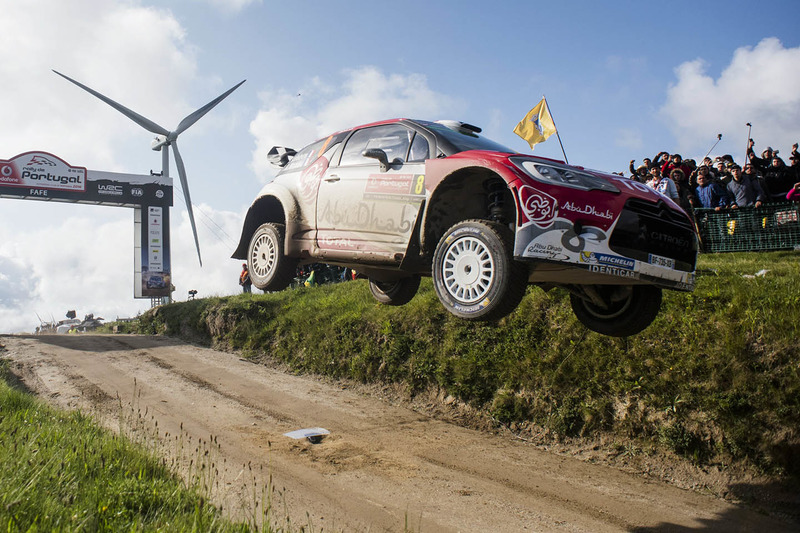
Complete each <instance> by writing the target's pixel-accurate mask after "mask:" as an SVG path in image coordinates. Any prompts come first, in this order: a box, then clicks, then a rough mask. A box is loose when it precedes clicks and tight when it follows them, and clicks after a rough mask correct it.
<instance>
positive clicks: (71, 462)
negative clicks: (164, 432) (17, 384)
mask: <svg viewBox="0 0 800 533" xmlns="http://www.w3.org/2000/svg"><path fill="white" fill-rule="evenodd" d="M0 356H2V346H0ZM8 378H9V374H8V372H7V365H6V362H5V361H3V360H1V359H0V527H2V529H3V530H4V531H9V532H14V531H203V532H206V531H218V532H226V531H253V530H257V529H258V526H257V524H256V520H255V517H254V519H253V520H252V521H250V522H249V523H245V522H239V523H233V522H230V521H229V520H227V519H226V518H224V516H223V514H222V512H221V510H220V509H217V508H216V507H214V506H213V505H210V504H209V503H208V494H209V492H210V489H209V484H210V483H212V482H213V479H212V476H210V475H208V472H209V471H210V469H207V466H210V465H205V463H203V464H201V463H200V460H202V458H200V460H198V461H197V462H194V463H193V464H194V468H193V469H192V472H190V473H189V475H188V476H187V477H186V478H185V479H188V481H182V480H181V478H179V477H178V475H177V467H175V466H172V465H170V464H168V463H167V461H166V460H165V459H162V458H159V457H157V455H156V454H155V453H154V450H152V449H151V450H147V449H145V448H144V447H143V446H142V445H141V444H142V443H134V442H133V441H131V440H130V439H128V438H126V437H125V436H120V435H115V434H112V433H110V432H108V431H106V430H103V429H100V428H99V427H98V426H97V425H96V424H95V423H94V421H93V420H91V419H90V418H88V417H86V416H84V415H82V414H80V413H78V412H72V413H65V412H61V411H57V410H55V409H52V408H50V407H49V406H47V405H45V404H44V403H43V402H42V401H40V400H38V399H37V398H35V397H33V396H32V395H30V394H27V393H25V392H22V391H20V390H18V389H16V388H13V387H11V386H9V384H8V383H7V381H9V380H8ZM151 442H152V441H151ZM192 461H193V459H192ZM173 464H174V462H173ZM267 518H268V517H267ZM266 523H267V525H266V526H265V527H264V531H271V530H270V529H269V528H270V527H271V526H270V525H269V521H267V522H266Z"/></svg>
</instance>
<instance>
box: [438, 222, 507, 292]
mask: <svg viewBox="0 0 800 533" xmlns="http://www.w3.org/2000/svg"><path fill="white" fill-rule="evenodd" d="M442 279H443V280H444V285H445V287H446V288H447V292H449V293H450V295H451V296H453V297H454V298H456V299H457V300H459V301H461V302H463V303H465V304H471V303H475V302H477V301H479V300H481V299H483V298H484V297H485V296H486V293H487V292H489V289H490V288H491V286H492V282H493V281H494V260H493V259H492V254H491V253H490V252H489V249H488V248H487V247H486V245H485V244H484V243H483V242H482V241H480V240H479V239H476V238H474V237H461V238H460V239H456V240H455V241H454V242H452V243H451V244H450V246H448V247H447V250H446V251H445V254H444V261H443V263H442Z"/></svg>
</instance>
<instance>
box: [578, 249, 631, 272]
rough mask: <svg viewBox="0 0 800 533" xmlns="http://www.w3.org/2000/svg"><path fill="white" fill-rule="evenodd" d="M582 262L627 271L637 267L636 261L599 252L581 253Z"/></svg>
mask: <svg viewBox="0 0 800 533" xmlns="http://www.w3.org/2000/svg"><path fill="white" fill-rule="evenodd" d="M580 262H581V263H586V264H589V265H604V266H610V267H615V268H622V269H625V270H633V267H634V266H636V261H634V260H633V259H628V258H627V257H620V256H618V255H610V254H601V253H597V252H581V257H580Z"/></svg>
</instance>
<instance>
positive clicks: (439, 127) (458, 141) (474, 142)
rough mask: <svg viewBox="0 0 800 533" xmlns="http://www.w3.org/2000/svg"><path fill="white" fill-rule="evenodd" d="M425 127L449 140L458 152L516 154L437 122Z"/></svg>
mask: <svg viewBox="0 0 800 533" xmlns="http://www.w3.org/2000/svg"><path fill="white" fill-rule="evenodd" d="M425 127H426V128H428V129H430V130H431V131H433V132H434V133H436V134H437V135H439V136H441V137H444V138H445V139H446V140H448V141H449V142H450V143H451V144H452V145H453V146H454V147H455V148H456V150H457V151H458V152H466V151H467V150H489V151H492V152H507V153H510V154H514V153H516V151H515V150H512V149H511V148H508V147H506V146H503V145H502V144H500V143H496V142H494V141H492V140H490V139H487V138H486V137H481V136H480V135H478V134H477V133H472V132H464V133H461V132H459V131H456V130H454V129H451V128H448V127H447V126H445V125H443V124H437V123H435V122H426V123H425Z"/></svg>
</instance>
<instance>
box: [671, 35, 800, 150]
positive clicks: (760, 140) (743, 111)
mask: <svg viewBox="0 0 800 533" xmlns="http://www.w3.org/2000/svg"><path fill="white" fill-rule="evenodd" d="M797 65H800V47H797V48H785V47H784V46H783V45H782V44H781V42H780V41H779V40H778V39H775V38H767V39H764V40H762V41H761V42H760V43H758V45H757V46H755V47H754V48H751V47H743V48H739V49H737V50H736V51H735V52H734V54H733V58H732V60H731V63H730V64H729V65H728V66H727V67H725V68H724V69H723V70H722V72H721V74H720V76H719V77H718V78H717V79H714V78H712V77H711V76H709V75H708V74H707V73H706V69H707V64H706V63H705V61H703V60H702V59H696V60H694V61H689V62H686V63H683V64H681V65H679V66H678V67H677V68H676V69H675V74H676V76H677V82H676V83H675V84H674V85H671V86H670V87H669V89H668V92H667V101H666V103H665V104H664V106H663V107H662V108H661V115H662V117H663V118H664V120H665V121H666V122H667V125H668V127H669V128H670V129H671V130H672V132H673V134H674V135H675V136H676V137H677V139H678V147H679V150H680V151H681V152H684V153H687V154H692V153H694V154H698V153H699V154H701V155H702V154H704V153H705V151H706V148H708V147H709V146H711V145H712V144H713V142H714V140H715V139H716V136H717V134H718V133H722V134H723V135H724V140H723V143H724V142H725V140H727V139H732V141H730V142H729V143H728V144H724V145H722V144H721V146H720V150H721V151H722V152H724V151H726V150H727V151H734V156H735V157H737V158H741V157H743V156H744V148H745V141H746V138H745V136H746V135H747V133H746V132H747V126H746V123H747V122H750V123H752V124H753V137H754V139H755V140H756V148H757V149H758V148H759V147H761V148H763V147H766V146H767V145H770V146H773V147H776V148H781V149H782V150H781V151H785V152H786V153H788V152H789V148H790V146H791V145H792V143H794V142H796V141H797V140H798V139H800V69H798V68H797ZM740 153H741V155H740Z"/></svg>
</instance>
